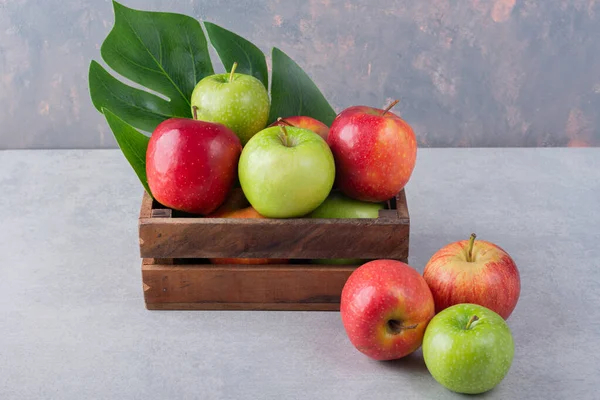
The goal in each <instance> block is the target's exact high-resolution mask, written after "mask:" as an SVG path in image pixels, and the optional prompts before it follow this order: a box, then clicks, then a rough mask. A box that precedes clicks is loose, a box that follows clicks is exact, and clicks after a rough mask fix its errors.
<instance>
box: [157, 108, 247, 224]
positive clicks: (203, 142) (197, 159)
mask: <svg viewBox="0 0 600 400" xmlns="http://www.w3.org/2000/svg"><path fill="white" fill-rule="evenodd" d="M241 152H242V145H241V143H240V140H239V138H238V137H237V136H236V134H235V133H234V132H233V131H231V130H230V129H229V128H227V127H226V126H225V125H222V124H217V123H212V122H206V121H197V120H194V119H189V118H170V119H167V120H165V121H163V122H161V123H160V124H159V125H158V126H157V127H156V129H155V130H154V131H153V132H152V136H151V137H150V141H149V143H148V149H147V151H146V175H147V179H148V186H149V188H150V191H151V192H152V195H153V197H154V198H155V199H156V200H157V201H158V202H159V203H161V204H163V205H165V206H167V207H170V208H173V209H175V210H181V211H185V212H188V213H192V214H202V215H206V214H210V213H211V212H213V211H214V210H216V209H217V208H218V207H219V206H220V205H221V204H222V203H223V202H224V201H225V200H226V198H227V196H228V194H229V192H230V190H231V188H232V186H233V183H234V181H235V179H236V177H237V163H238V159H239V157H240V154H241Z"/></svg>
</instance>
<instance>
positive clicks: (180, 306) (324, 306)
mask: <svg viewBox="0 0 600 400" xmlns="http://www.w3.org/2000/svg"><path fill="white" fill-rule="evenodd" d="M146 308H147V309H148V310H240V311H241V310H246V311H250V310H254V311H259V310H260V311H339V310H340V304H339V303H309V304H307V303H146Z"/></svg>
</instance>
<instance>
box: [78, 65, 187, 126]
mask: <svg viewBox="0 0 600 400" xmlns="http://www.w3.org/2000/svg"><path fill="white" fill-rule="evenodd" d="M88 79H89V85H90V94H91V96H92V103H94V106H95V107H96V108H97V109H98V111H100V112H102V108H108V109H109V110H114V114H115V115H117V116H118V117H119V118H121V119H123V120H125V121H127V122H128V123H129V124H130V125H132V126H134V127H135V128H138V129H142V130H144V131H147V132H152V131H153V130H154V128H155V127H156V126H157V125H158V124H160V123H161V122H162V121H164V120H166V119H168V118H170V117H171V116H174V115H177V114H178V113H177V110H173V107H172V103H170V102H168V101H167V100H164V99H162V98H160V97H158V96H156V95H153V94H151V93H148V92H145V91H143V90H139V89H135V88H132V87H131V86H127V85H125V84H124V83H122V82H121V81H119V80H117V79H116V78H114V77H113V76H112V75H111V74H109V73H108V72H107V71H106V70H105V69H104V68H103V67H102V66H101V65H100V64H98V63H97V62H96V61H92V63H91V64H90V71H89V76H88Z"/></svg>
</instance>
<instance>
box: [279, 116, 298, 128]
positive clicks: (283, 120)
mask: <svg viewBox="0 0 600 400" xmlns="http://www.w3.org/2000/svg"><path fill="white" fill-rule="evenodd" d="M277 122H283V123H284V124H286V125H287V126H294V125H292V124H290V123H289V122H287V121H286V120H285V119H283V118H281V117H278V118H277Z"/></svg>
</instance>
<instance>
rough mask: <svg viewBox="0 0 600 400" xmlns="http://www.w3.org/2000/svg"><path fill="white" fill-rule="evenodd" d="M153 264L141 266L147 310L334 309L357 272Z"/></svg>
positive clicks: (311, 267) (322, 268)
mask: <svg viewBox="0 0 600 400" xmlns="http://www.w3.org/2000/svg"><path fill="white" fill-rule="evenodd" d="M157 262H158V260H152V259H145V260H144V261H143V263H142V279H143V287H144V298H145V301H146V303H147V304H149V305H150V306H149V308H152V307H161V308H164V307H169V304H170V305H171V306H170V307H174V308H177V309H180V308H194V309H304V310H311V309H315V310H316V309H319V310H322V309H336V307H338V305H339V301H340V295H341V291H342V288H343V286H344V283H345V282H346V280H347V279H348V277H349V276H350V274H351V273H352V271H354V270H355V269H356V268H357V266H330V265H312V264H306V265H287V264H282V265H275V264H273V265H260V266H242V265H212V264H198V265H167V264H160V263H157ZM152 304H153V305H154V306H152ZM156 304H161V305H160V306H156Z"/></svg>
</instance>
